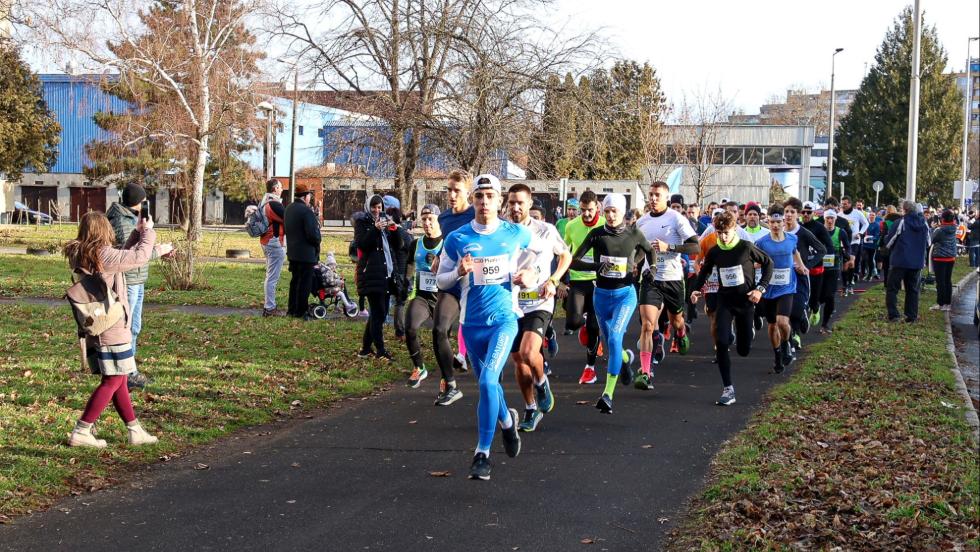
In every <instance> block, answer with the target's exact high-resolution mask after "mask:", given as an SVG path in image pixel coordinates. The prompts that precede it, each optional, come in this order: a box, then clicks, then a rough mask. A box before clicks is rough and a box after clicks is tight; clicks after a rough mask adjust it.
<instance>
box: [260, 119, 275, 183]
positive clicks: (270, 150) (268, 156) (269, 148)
mask: <svg viewBox="0 0 980 552" xmlns="http://www.w3.org/2000/svg"><path fill="white" fill-rule="evenodd" d="M256 107H258V108H259V110H260V111H262V113H264V117H265V121H266V130H265V144H263V145H264V151H263V153H264V154H265V155H264V157H265V159H264V160H263V165H264V168H265V180H266V181H268V180H269V179H270V178H272V174H273V173H274V172H275V169H274V168H273V167H274V165H275V163H276V161H275V159H276V154H275V151H276V135H275V133H274V131H275V121H274V117H275V113H276V106H274V105H272V104H271V103H269V102H266V101H262V102H259V105H257V106H256Z"/></svg>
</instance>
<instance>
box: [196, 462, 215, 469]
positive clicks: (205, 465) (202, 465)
mask: <svg viewBox="0 0 980 552" xmlns="http://www.w3.org/2000/svg"><path fill="white" fill-rule="evenodd" d="M194 469H195V470H210V469H211V466H209V465H207V464H202V463H200V462H198V463H197V464H195V465H194Z"/></svg>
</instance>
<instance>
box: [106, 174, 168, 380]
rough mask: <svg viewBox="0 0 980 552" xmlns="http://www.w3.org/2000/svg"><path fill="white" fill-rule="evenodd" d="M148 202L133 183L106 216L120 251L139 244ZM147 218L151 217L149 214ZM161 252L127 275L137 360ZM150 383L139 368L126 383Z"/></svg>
mask: <svg viewBox="0 0 980 552" xmlns="http://www.w3.org/2000/svg"><path fill="white" fill-rule="evenodd" d="M145 200H146V190H144V189H143V187H142V186H140V185H139V184H136V183H132V182H131V183H129V184H127V185H126V187H125V188H123V191H122V194H121V195H120V201H121V203H120V202H117V203H113V204H112V205H111V206H110V207H109V211H108V212H107V213H106V216H107V217H108V219H109V222H110V223H111V224H112V229H113V231H114V232H115V236H116V242H115V246H116V247H117V248H120V249H126V245H127V244H131V243H135V242H130V239H131V238H133V237H134V236H135V235H136V227H137V225H138V224H139V221H140V214H141V213H142V211H143V209H145V208H148V204H144V202H145ZM147 216H149V213H147ZM166 246H167V248H168V249H167V250H168V252H169V251H172V250H173V246H172V245H171V244H169V243H168V244H166ZM157 251H158V249H154V250H153V251H152V254H151V256H150V258H149V259H147V262H146V263H144V264H143V265H141V266H138V267H133V268H132V270H129V271H128V272H126V275H125V278H126V298H127V300H128V301H129V310H130V317H131V318H132V320H131V321H130V331H131V332H132V334H133V338H132V341H131V343H132V347H133V358H134V359H135V358H136V352H137V345H136V342H137V338H139V335H140V331H142V329H143V296H144V294H145V291H146V280H147V279H148V278H149V277H150V263H149V261H150V260H152V259H156V258H158V257H159V255H158V254H157ZM150 381H151V380H150V379H149V378H147V377H146V375H144V374H142V373H140V371H139V367H137V368H136V369H135V370H133V372H132V373H130V374H129V378H128V380H127V382H126V383H127V387H128V388H129V389H142V388H143V387H146V385H147V384H148V383H150Z"/></svg>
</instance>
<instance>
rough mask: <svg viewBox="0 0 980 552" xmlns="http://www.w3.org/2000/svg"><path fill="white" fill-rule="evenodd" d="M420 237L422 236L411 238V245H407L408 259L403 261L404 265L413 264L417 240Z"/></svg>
mask: <svg viewBox="0 0 980 552" xmlns="http://www.w3.org/2000/svg"><path fill="white" fill-rule="evenodd" d="M421 239H422V238H415V239H414V240H412V243H411V245H409V246H408V260H406V261H405V265H406V266H408V265H414V264H415V255H414V253H415V251H417V248H418V246H419V240H421Z"/></svg>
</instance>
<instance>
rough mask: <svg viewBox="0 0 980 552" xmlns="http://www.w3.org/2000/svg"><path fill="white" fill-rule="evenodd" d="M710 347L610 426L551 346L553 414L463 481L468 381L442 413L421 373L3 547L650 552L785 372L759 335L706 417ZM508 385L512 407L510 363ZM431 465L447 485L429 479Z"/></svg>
mask: <svg viewBox="0 0 980 552" xmlns="http://www.w3.org/2000/svg"><path fill="white" fill-rule="evenodd" d="M850 301H851V298H848V299H846V300H844V301H843V304H844V306H846V305H847V304H849V303H850ZM842 311H843V308H842V309H841V310H840V311H838V312H842ZM838 316H839V315H838ZM631 328H632V331H631V333H630V334H629V335H628V336H627V340H626V342H627V343H628V344H632V343H634V342H635V340H636V335H635V334H636V328H637V324H635V323H634V324H633V325H632V327H631ZM706 336H707V319H706V318H705V317H703V316H702V317H701V318H700V319H699V320H698V321H697V322H696V323H695V324H694V330H693V332H692V337H693V347H692V350H691V352H690V354H688V355H687V356H684V357H681V356H678V355H673V356H670V357H668V358H667V360H666V362H665V364H664V366H663V367H662V368H659V369H658V370H657V374H656V383H657V387H656V389H655V390H654V391H653V392H641V391H638V390H635V389H632V388H622V387H620V389H619V391H618V392H617V394H616V398H615V414H613V415H611V416H605V415H602V414H599V413H598V412H597V411H596V410H595V409H594V408H593V406H592V405H593V403H594V402H595V400H596V398H597V397H598V395H599V393H600V392H601V387H600V386H599V385H592V386H579V385H577V384H576V383H575V381H576V380H577V377H578V375H579V371H580V370H581V366H582V360H583V355H582V349H581V348H580V347H579V346H578V345H577V343H576V342H575V341H574V340H573V338H572V337H562V340H561V344H562V350H561V353H560V354H559V357H558V359H557V361H556V366H555V369H556V374H557V376H556V377H555V378H554V379H553V383H554V390H555V393H556V396H557V406H556V409H555V411H554V412H553V413H552V414H550V415H548V416H546V417H545V419H544V421H543V422H542V425H541V426H540V427H539V430H538V431H537V432H535V433H532V434H523V439H524V440H523V451H522V453H521V455H520V456H519V457H518V458H515V459H509V458H507V457H506V456H505V455H504V454H503V452H502V446H501V444H500V439H499V437H498V438H497V440H496V441H495V443H494V450H493V453H492V455H491V459H492V460H493V461H494V463H495V466H494V471H493V479H492V480H491V481H489V482H477V481H470V480H467V479H466V477H465V476H466V473H467V470H468V468H469V462H470V459H471V457H472V446H473V444H474V443H475V440H476V428H475V408H476V406H475V405H476V399H477V393H476V390H475V388H474V385H473V380H472V377H470V376H463V377H461V378H460V382H461V385H462V390H463V392H464V394H465V397H464V398H463V400H461V401H459V402H458V403H456V404H455V405H453V406H452V407H449V408H437V407H434V406H433V405H432V399H433V396H434V395H435V390H436V382H435V381H434V380H435V377H430V379H429V380H427V381H426V382H425V384H424V385H423V388H422V389H420V390H410V389H407V388H405V387H404V386H401V385H397V386H395V387H394V389H393V390H392V391H391V392H388V393H382V394H380V395H379V396H376V397H373V398H370V399H367V400H363V401H362V400H353V401H350V400H349V401H344V402H342V403H341V405H340V406H339V408H336V409H332V410H330V411H328V413H327V414H325V415H323V416H320V417H316V418H314V419H310V420H303V421H300V422H297V423H296V424H295V425H293V426H291V427H289V428H287V429H284V430H281V431H276V432H274V433H273V435H270V436H260V435H259V434H260V433H262V431H261V430H253V431H247V432H243V433H240V434H238V435H237V436H236V437H234V438H231V439H228V440H225V441H223V442H221V443H218V444H216V445H214V446H211V447H207V448H206V449H203V450H199V451H196V452H194V453H192V454H189V455H188V456H187V457H185V458H183V459H180V460H178V461H174V462H170V463H166V464H158V465H155V466H152V467H150V468H148V469H147V470H146V471H145V473H143V474H141V475H140V476H139V477H138V478H137V481H136V482H135V483H133V484H131V485H119V486H118V487H117V488H114V489H110V490H106V491H102V492H98V493H95V494H88V495H83V496H79V497H73V498H69V499H66V500H64V501H62V502H61V503H59V504H58V505H57V507H56V508H52V509H51V510H50V511H48V512H46V513H42V514H37V515H34V516H30V517H25V518H21V519H18V520H16V521H15V522H14V523H12V524H10V525H7V526H0V550H18V551H23V550H44V551H49V550H93V551H103V550H106V549H109V548H112V549H117V550H143V551H148V550H166V551H171V550H190V549H195V550H263V551H269V550H481V551H482V550H511V551H512V550H535V551H537V550H570V549H583V544H582V540H583V539H591V540H592V541H594V543H595V544H594V545H593V547H586V548H584V549H595V550H605V549H608V550H654V549H657V548H658V547H659V545H660V544H661V542H662V539H663V537H664V535H665V534H666V532H667V531H669V530H670V528H671V527H672V526H673V524H674V523H675V522H676V521H677V519H678V517H679V516H680V515H681V513H682V511H683V508H684V505H685V503H686V501H687V499H688V498H689V497H690V496H691V495H692V494H694V493H696V492H698V491H699V490H701V489H702V488H703V485H704V482H705V476H706V474H707V471H708V468H709V463H710V461H711V459H712V457H713V456H714V454H715V453H716V452H717V450H718V448H719V446H720V445H721V444H722V443H723V442H724V441H725V440H726V439H728V438H729V437H731V436H732V435H733V434H734V433H736V432H737V431H738V430H740V429H741V428H742V427H744V425H745V424H746V422H747V421H748V419H749V417H750V416H751V415H752V414H753V413H754V412H755V411H756V410H757V409H758V408H759V406H760V405H761V403H762V401H763V396H764V394H765V393H766V392H767V391H768V390H769V389H770V387H771V386H772V385H773V384H775V383H777V382H779V381H782V380H784V379H785V378H786V376H785V375H781V376H776V375H774V374H771V373H770V366H771V362H772V350H771V348H770V347H769V345H768V342H767V340H766V339H765V334H764V333H762V332H760V334H759V336H758V337H757V339H756V342H755V346H756V347H755V349H754V350H753V352H752V355H751V356H750V357H748V358H746V359H742V358H739V357H737V356H736V357H735V360H734V376H735V386H736V389H737V391H738V403H736V404H735V405H734V406H731V407H728V408H723V407H718V406H715V405H714V400H715V399H716V398H717V397H718V395H719V394H720V390H721V383H720V378H719V376H718V370H717V368H716V366H715V365H714V364H711V363H710V358H711V346H710V344H709V343H708V341H707V338H706ZM807 337H808V338H809V340H812V339H815V338H816V333H815V332H811V334H810V335H809V336H807ZM792 370H793V369H792V368H791V369H790V372H792ZM504 385H505V388H506V389H507V398H508V402H509V404H510V405H511V406H518V405H519V402H518V399H517V395H516V393H515V392H514V389H515V385H514V383H513V376H512V372H511V371H510V370H509V369H508V370H507V371H506V372H505V377H504ZM579 401H582V402H584V403H585V404H584V405H579V404H577V403H578V402H579ZM107 416H109V417H110V418H112V415H111V413H109V414H107ZM116 422H117V421H116V420H115V419H113V420H112V423H116ZM107 423H108V422H107ZM163 437H164V438H166V436H163ZM198 463H204V464H207V465H209V466H210V469H207V470H196V469H194V468H195V465H197V464H198ZM440 471H447V472H450V475H449V476H448V477H434V476H432V475H430V472H440Z"/></svg>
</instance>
